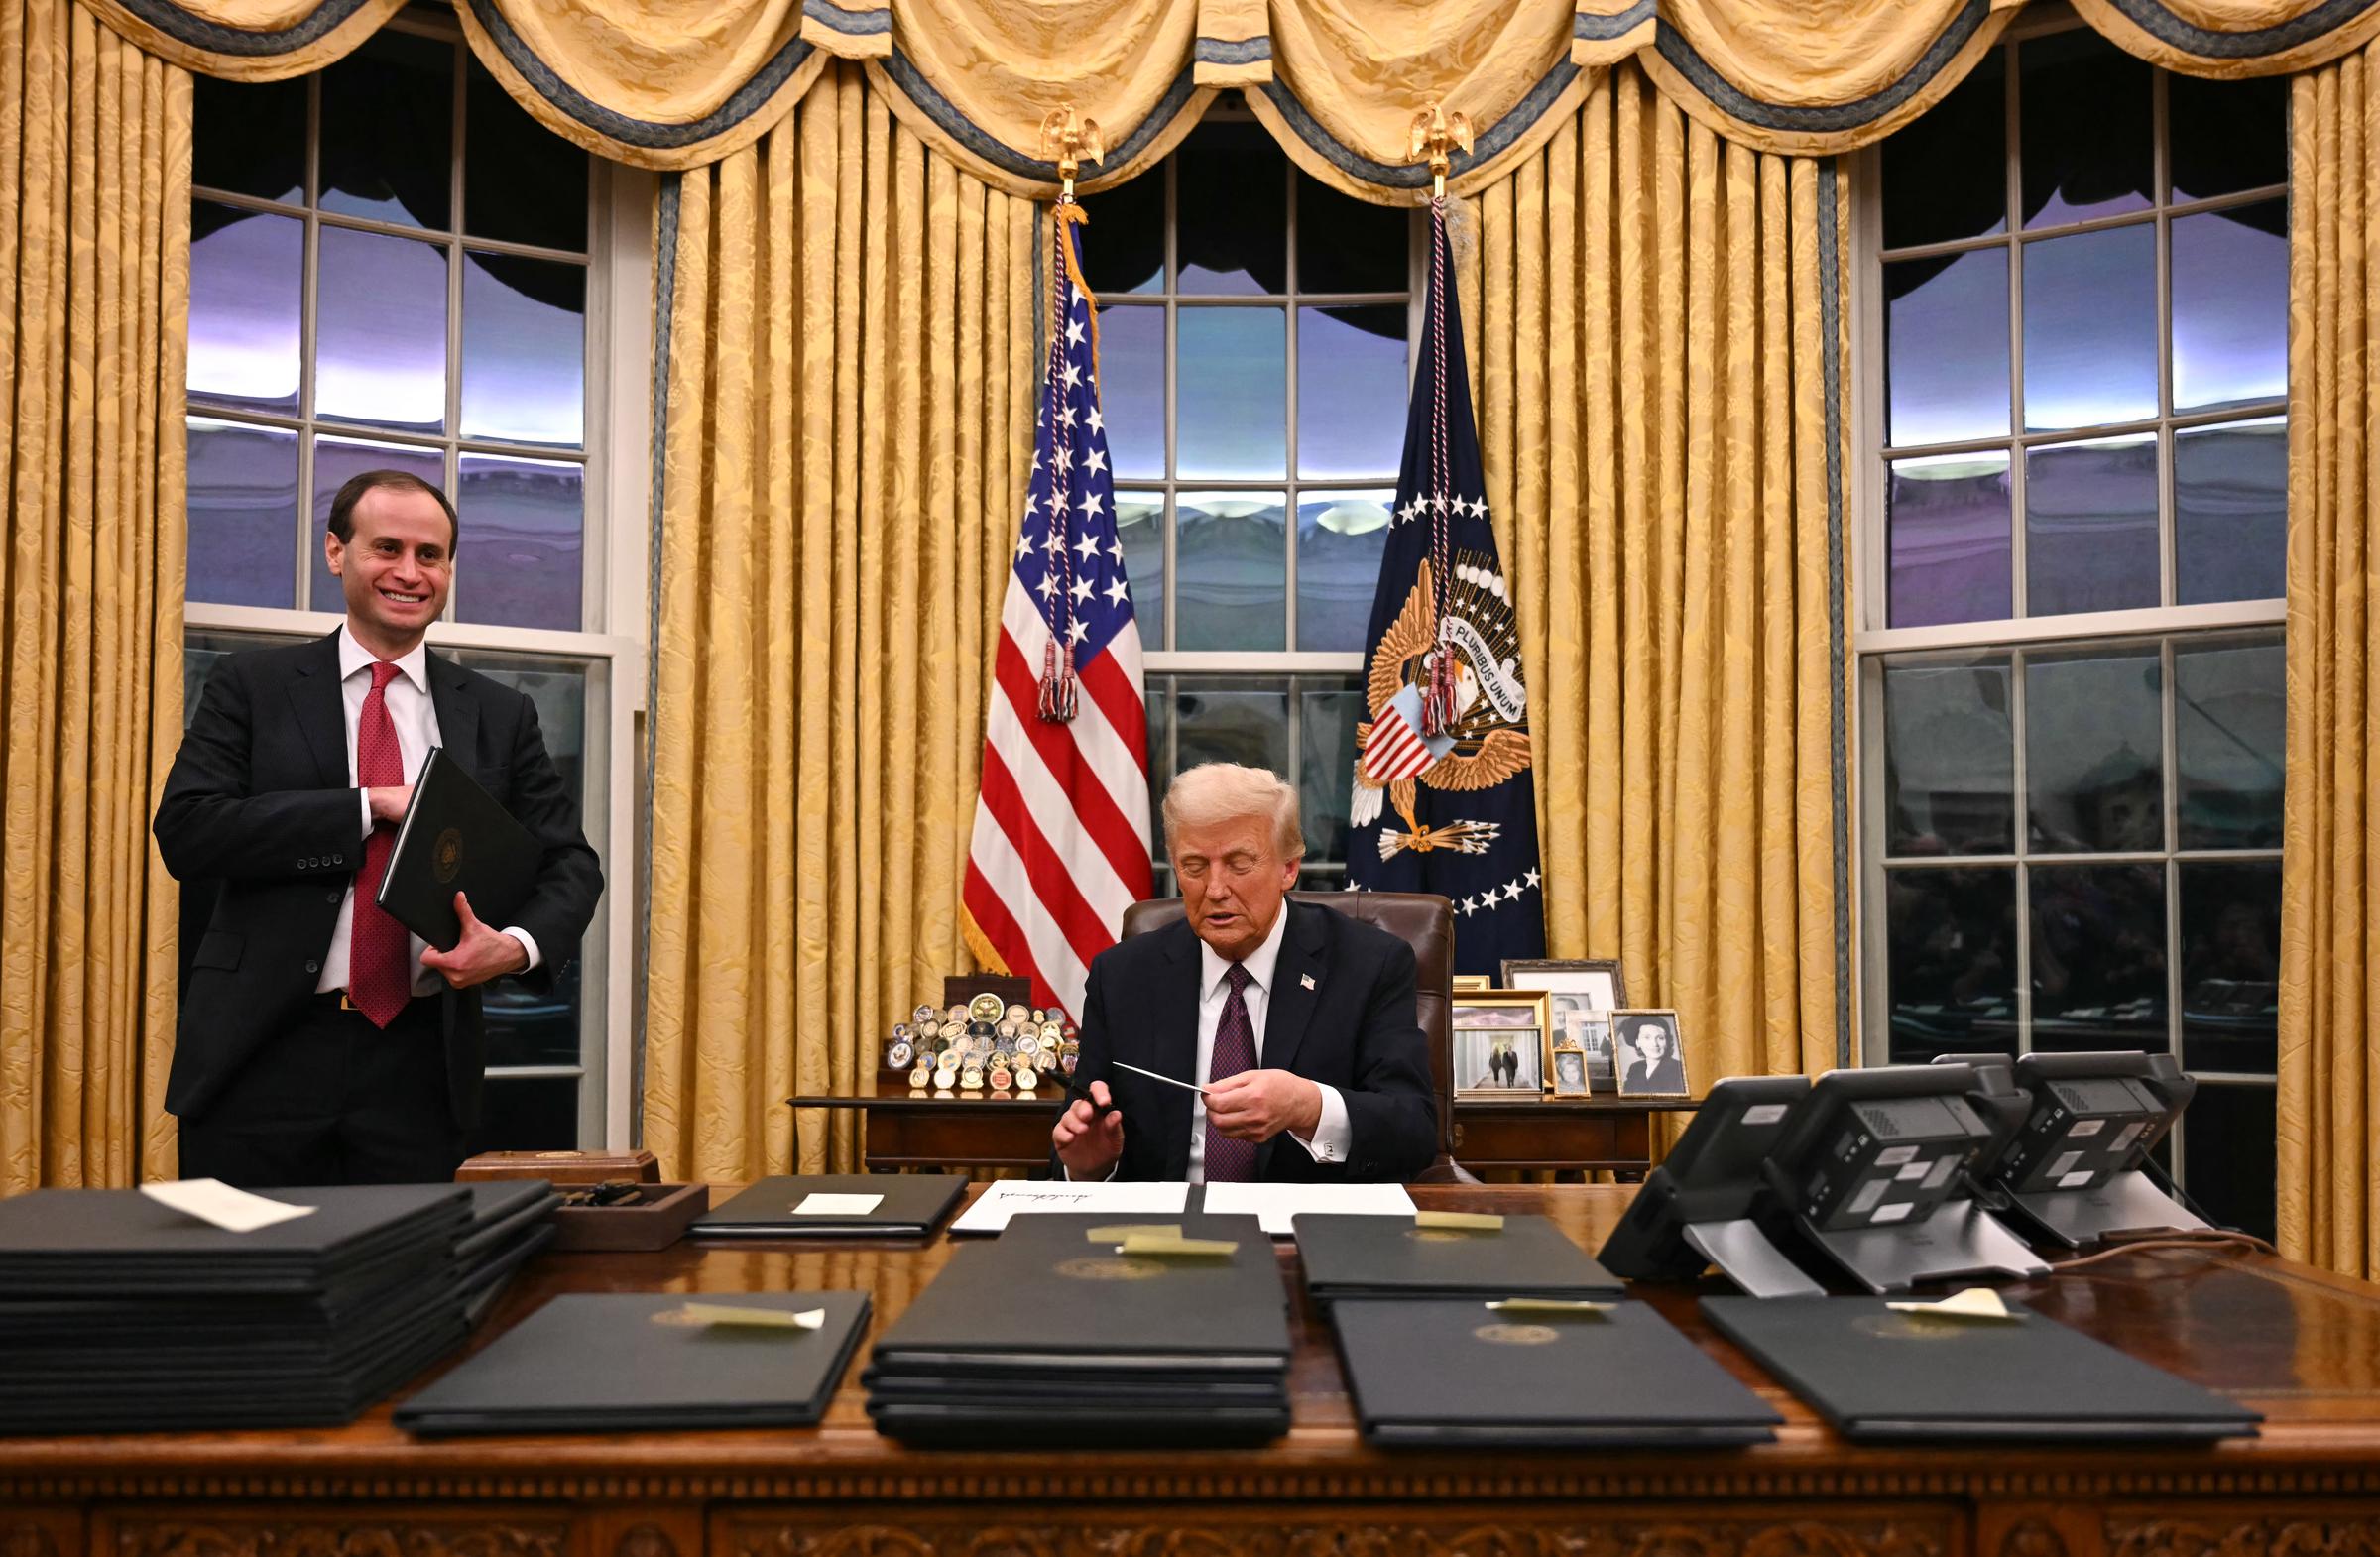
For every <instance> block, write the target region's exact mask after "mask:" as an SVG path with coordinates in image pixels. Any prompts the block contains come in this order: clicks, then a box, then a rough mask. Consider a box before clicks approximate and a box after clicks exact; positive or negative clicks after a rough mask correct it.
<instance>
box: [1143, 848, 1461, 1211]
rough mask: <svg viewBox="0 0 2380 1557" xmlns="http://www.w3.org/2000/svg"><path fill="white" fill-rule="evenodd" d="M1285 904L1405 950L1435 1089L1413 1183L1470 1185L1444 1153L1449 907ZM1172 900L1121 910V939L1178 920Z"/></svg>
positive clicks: (1448, 1121)
mask: <svg viewBox="0 0 2380 1557" xmlns="http://www.w3.org/2000/svg"><path fill="white" fill-rule="evenodd" d="M1289 898H1290V899H1291V900H1292V901H1296V902H1310V903H1313V904H1315V905H1316V906H1318V907H1323V908H1330V909H1332V910H1334V911H1336V912H1339V913H1344V914H1346V915H1347V916H1348V917H1350V918H1353V919H1362V920H1363V921H1364V922H1365V923H1367V924H1371V925H1376V926H1378V927H1379V928H1381V929H1383V930H1386V931H1387V932H1388V933H1389V934H1391V935H1393V936H1395V937H1396V938H1397V939H1398V940H1401V941H1403V942H1404V943H1405V944H1406V945H1408V946H1410V947H1412V948H1413V960H1414V962H1415V964H1416V967H1415V968H1414V982H1413V994H1414V1002H1413V1003H1414V1007H1415V1015H1416V1017H1417V1018H1418V1019H1419V1021H1420V1023H1421V1034H1422V1037H1423V1038H1424V1039H1425V1040H1427V1042H1428V1044H1429V1048H1430V1079H1431V1081H1432V1082H1434V1083H1435V1084H1436V1086H1437V1089H1438V1160H1437V1161H1435V1162H1433V1163H1431V1164H1430V1165H1429V1166H1428V1167H1426V1168H1424V1169H1422V1171H1421V1172H1420V1173H1419V1174H1417V1175H1416V1176H1415V1177H1414V1179H1413V1182H1414V1183H1416V1184H1476V1183H1478V1182H1479V1180H1478V1179H1476V1178H1474V1177H1473V1176H1472V1175H1471V1174H1469V1173H1467V1172H1465V1171H1464V1170H1463V1168H1462V1166H1461V1165H1460V1164H1458V1163H1457V1162H1456V1161H1455V1159H1454V1154H1453V1152H1452V1151H1451V1150H1450V1149H1449V1147H1450V1145H1451V1143H1452V1142H1453V1140H1454V1138H1455V1110H1454V1101H1455V1099H1454V1090H1455V1036H1454V1022H1453V1018H1452V1013H1451V1011H1450V1009H1449V1008H1450V1006H1451V1004H1452V1002H1453V998H1454V973H1455V905H1454V903H1453V902H1451V901H1449V900H1448V899H1447V898H1441V897H1439V896H1438V895H1437V894H1435V893H1420V892H1293V893H1291V894H1289ZM1182 911H1183V910H1182V899H1181V898H1149V899H1147V900H1146V901H1144V902H1135V903H1133V904H1132V905H1131V906H1130V907H1129V908H1127V909H1125V910H1124V929H1123V934H1124V935H1125V936H1132V935H1145V934H1147V933H1148V932H1149V931H1151V930H1161V929H1163V928H1164V927H1165V926H1167V925H1168V924H1171V923H1173V922H1174V921H1175V920H1177V919H1179V918H1180V917H1181V916H1182Z"/></svg>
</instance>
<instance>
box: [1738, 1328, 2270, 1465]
mask: <svg viewBox="0 0 2380 1557" xmlns="http://www.w3.org/2000/svg"><path fill="white" fill-rule="evenodd" d="M1702 1306H1703V1313H1704V1314H1705V1316H1707V1317H1708V1318H1709V1319H1710V1321H1711V1323H1712V1324H1713V1325H1715V1326H1717V1327H1718V1329H1719V1330H1720V1332H1721V1333H1722V1334H1723V1335H1725V1336H1726V1337H1727V1339H1729V1340H1730V1341H1733V1342H1734V1343H1735V1344H1736V1345H1737V1346H1739V1347H1741V1348H1743V1350H1744V1351H1746V1352H1748V1353H1750V1354H1751V1356H1752V1358H1753V1359H1754V1360H1755V1361H1756V1362H1758V1363H1759V1364H1760V1366H1761V1367H1763V1368H1765V1369H1767V1370H1768V1371H1769V1372H1770V1373H1771V1374H1774V1375H1775V1376H1776V1377H1778V1378H1779V1379H1780V1380H1782V1381H1783V1382H1784V1383H1785V1384H1786V1385H1787V1386H1788V1387H1789V1388H1791V1389H1792V1390H1793V1392H1794V1393H1795V1394H1797V1395H1800V1396H1801V1397H1802V1398H1803V1399H1804V1400H1806V1401H1808V1402H1809V1403H1810V1404H1811V1405H1812V1406H1813V1407H1814V1408H1816V1409H1817V1410H1818V1411H1819V1412H1820V1413H1821V1414H1822V1415H1824V1416H1825V1417H1826V1418H1827V1420H1829V1421H1830V1422H1833V1423H1834V1424H1835V1426H1836V1427H1837V1429H1838V1430H1840V1431H1841V1432H1842V1433H1843V1434H1844V1436H1845V1437H1847V1438H1849V1439H1851V1440H1852V1441H1853V1442H1857V1443H1905V1442H1926V1441H1934V1442H1997V1441H2007V1440H2041V1441H2069V1442H2081V1443H2117V1442H2126V1441H2135V1440H2147V1441H2157V1440H2185V1441H2187V1440H2203V1439H2214V1438H2237V1437H2244V1436H2251V1435H2253V1434H2254V1433H2255V1431H2256V1424H2257V1423H2258V1422H2260V1421H2262V1420H2263V1417H2262V1416H2261V1415H2260V1414H2259V1413H2257V1412H2256V1411H2253V1410H2251V1409H2249V1408H2248V1407H2247V1406H2244V1405H2242V1404H2240V1403H2239V1402H2238V1401H2236V1400H2232V1399H2229V1398H2227V1397H2225V1396H2223V1395H2219V1394H2216V1393H2215V1392H2214V1391H2212V1390H2210V1389H2202V1388H2201V1387H2200V1386H2199V1385H2197V1384H2194V1383H2191V1382H2189V1381H2187V1380H2186V1379H2181V1378H2177V1377H2174V1376H2173V1375H2172V1374H2169V1373H2167V1372H2165V1370H2163V1369H2161V1368H2155V1367H2152V1366H2150V1365H2149V1364H2147V1363H2144V1362H2141V1361H2140V1360H2139V1359H2137V1358H2133V1357H2128V1356H2126V1355H2125V1354H2123V1353H2121V1352H2119V1351H2117V1350H2115V1348H2113V1347H2111V1346H2106V1345H2104V1344H2102V1343H2100V1342H2098V1341H2094V1340H2092V1339H2091V1338H2090V1337H2088V1336H2086V1335H2083V1334H2082V1332H2081V1331H2078V1330H2072V1329H2069V1328H2068V1327H2067V1326H2065V1325H2062V1324H2059V1323H2058V1322H2057V1321H2056V1320H2054V1319H2049V1318H2047V1317H2045V1316H2043V1315H2041V1314H2037V1313H2035V1312H2033V1311H2032V1310H2031V1309H2028V1308H2026V1307H2025V1306H2024V1305H2023V1304H2021V1303H2016V1302H2010V1303H2009V1304H2008V1307H2009V1309H2010V1310H2011V1311H2012V1312H2014V1313H2016V1314H2018V1315H2019V1316H2021V1317H2020V1318H2019V1319H2017V1320H2016V1321H2015V1322H2013V1323H2008V1322H1993V1321H1979V1320H1956V1319H1935V1318H1931V1317H1928V1316H1925V1315H1920V1314H1904V1313H1898V1312H1895V1311H1893V1310H1892V1309H1889V1308H1887V1307H1886V1306H1885V1301H1884V1299H1882V1298H1879V1297H1772V1298H1756V1297H1706V1298H1704V1299H1703V1300H1702Z"/></svg>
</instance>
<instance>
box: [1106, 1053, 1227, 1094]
mask: <svg viewBox="0 0 2380 1557" xmlns="http://www.w3.org/2000/svg"><path fill="white" fill-rule="evenodd" d="M1108 1063H1109V1064H1111V1065H1113V1066H1115V1067H1116V1068H1117V1069H1118V1070H1129V1071H1130V1072H1131V1073H1132V1074H1133V1075H1135V1076H1146V1077H1147V1078H1148V1079H1149V1080H1151V1081H1161V1082H1163V1083H1165V1085H1167V1086H1169V1087H1179V1088H1181V1089H1182V1090H1183V1091H1184V1092H1204V1091H1206V1090H1207V1089H1206V1088H1204V1087H1201V1086H1196V1085H1193V1084H1192V1083H1190V1082H1187V1081H1176V1080H1174V1079H1173V1078H1172V1077H1171V1076H1161V1075H1159V1074H1158V1073H1157V1072H1155V1071H1153V1070H1142V1069H1141V1068H1140V1067H1139V1066H1137V1065H1127V1064H1126V1063H1125V1062H1124V1061H1122V1060H1120V1059H1117V1060H1110V1061H1108Z"/></svg>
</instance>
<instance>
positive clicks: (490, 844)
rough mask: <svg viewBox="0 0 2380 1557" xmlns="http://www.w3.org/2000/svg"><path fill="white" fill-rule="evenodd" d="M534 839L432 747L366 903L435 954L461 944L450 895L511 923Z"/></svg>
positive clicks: (534, 854)
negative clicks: (373, 904) (385, 867)
mask: <svg viewBox="0 0 2380 1557" xmlns="http://www.w3.org/2000/svg"><path fill="white" fill-rule="evenodd" d="M538 854H539V850H538V847H537V840H536V839H535V837H534V836H532V835H531V833H530V831H529V829H528V828H526V827H524V826H522V825H521V824H520V823H519V822H518V821H516V820H514V819H513V816H512V814H511V813H510V812H508V811H507V810H505V808H504V807H503V806H502V805H500V804H499V803H497V800H496V798H495V796H493V795H491V794H489V793H488V791H487V790H485V789H483V788H481V787H480V784H479V781H478V780H477V779H473V778H472V777H471V775H470V773H469V772H468V771H466V770H465V769H464V767H463V765H462V764H461V763H460V762H458V761H456V760H455V759H454V758H453V757H450V756H449V755H447V753H446V750H445V749H444V748H443V747H434V746H433V747H431V748H430V751H429V757H428V759H427V760H426V761H425V762H423V763H422V765H421V775H420V777H419V778H418V779H415V780H414V798H413V803H412V804H411V805H409V806H407V807H406V811H405V822H404V824H403V825H402V826H400V827H399V828H398V829H397V847H396V849H395V851H394V852H393V853H392V854H391V855H390V857H389V868H388V871H387V872H386V873H385V874H384V875H383V876H382V877H381V879H380V891H379V892H378V893H377V894H376V895H375V896H374V898H373V901H374V902H376V903H378V904H379V905H380V908H381V911H382V912H384V913H387V914H388V915H389V916H390V917H391V918H394V919H395V920H397V922H398V923H400V924H402V925H404V926H405V927H406V928H407V929H409V930H411V931H413V932H414V933H415V934H416V935H418V936H420V937H421V938H422V939H423V940H425V941H427V942H429V944H430V945H432V946H434V947H436V948H437V949H438V950H440V951H452V950H454V948H455V947H456V946H457V945H459V944H460V943H461V941H462V939H463V930H464V923H463V918H462V915H461V914H460V913H459V912H458V911H457V909H456V901H455V899H456V897H457V895H462V896H464V897H467V898H469V899H470V907H471V911H472V913H473V914H474V915H475V916H476V917H477V918H479V919H480V920H482V921H484V922H486V923H488V924H491V925H503V924H510V923H512V922H513V921H514V919H515V917H516V916H517V915H518V914H519V913H520V911H521V908H522V906H523V905H524V904H526V903H527V902H528V901H529V897H530V893H531V892H532V890H534V889H535V886H536V879H537V860H538Z"/></svg>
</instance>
